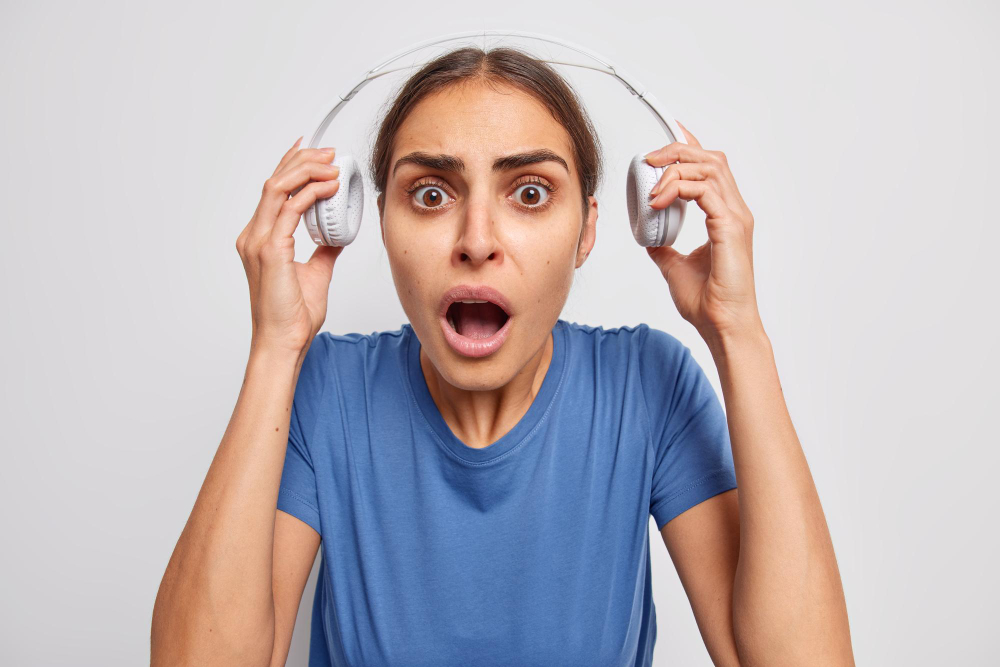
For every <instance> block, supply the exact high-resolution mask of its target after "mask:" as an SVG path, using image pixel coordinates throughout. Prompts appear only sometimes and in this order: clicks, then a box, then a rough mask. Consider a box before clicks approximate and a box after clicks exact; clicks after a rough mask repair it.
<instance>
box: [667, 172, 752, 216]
mask: <svg viewBox="0 0 1000 667" xmlns="http://www.w3.org/2000/svg"><path fill="white" fill-rule="evenodd" d="M681 180H683V181H712V182H713V183H714V184H715V186H716V189H717V190H718V192H719V194H721V195H722V198H723V199H724V200H725V202H726V206H728V207H729V208H730V209H732V210H733V211H737V210H738V211H742V212H744V214H747V213H749V211H748V210H747V208H746V204H745V203H744V202H743V198H742V197H741V196H740V193H739V190H737V189H736V184H735V183H734V182H733V180H732V178H730V174H729V172H728V171H726V170H724V169H722V168H720V167H719V165H718V164H716V163H714V162H675V163H673V164H671V165H668V166H667V168H666V170H665V171H664V172H663V174H662V175H661V176H660V180H659V181H658V182H657V183H656V185H655V186H653V188H652V190H650V192H649V194H650V196H651V197H655V196H656V195H658V194H659V193H660V192H662V191H663V188H664V187H666V185H667V183H669V182H670V181H681Z"/></svg>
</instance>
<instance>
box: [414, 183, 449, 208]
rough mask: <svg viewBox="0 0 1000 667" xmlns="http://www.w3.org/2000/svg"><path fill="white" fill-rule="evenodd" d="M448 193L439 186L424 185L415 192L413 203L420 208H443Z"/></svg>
mask: <svg viewBox="0 0 1000 667" xmlns="http://www.w3.org/2000/svg"><path fill="white" fill-rule="evenodd" d="M447 199H448V193H446V192H445V191H444V190H443V189H442V188H441V187H439V186H437V185H424V186H421V187H418V188H417V189H416V190H414V191H413V202H414V203H415V204H416V206H417V207H418V208H441V206H442V204H443V203H446V202H447Z"/></svg>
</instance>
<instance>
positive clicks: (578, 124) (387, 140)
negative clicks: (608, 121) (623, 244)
mask: <svg viewBox="0 0 1000 667" xmlns="http://www.w3.org/2000/svg"><path fill="white" fill-rule="evenodd" d="M476 81H481V82H483V83H486V84H488V85H490V86H495V85H496V84H501V85H503V84H506V85H508V86H511V87H514V88H516V89H519V90H521V91H524V92H526V93H528V94H529V95H532V96H534V97H535V98H536V99H537V100H539V101H540V102H541V103H542V104H544V105H545V106H546V107H547V108H548V109H549V111H550V112H551V113H552V116H553V117H554V118H555V119H556V120H557V121H559V123H560V124H562V126H563V127H565V128H566V131H567V132H568V133H569V137H570V143H571V145H572V148H573V161H574V162H575V163H576V168H577V171H578V173H579V177H580V190H581V191H582V194H583V212H584V215H586V213H587V208H588V200H587V197H588V195H592V194H594V193H595V192H596V191H597V188H598V186H599V185H600V182H601V179H602V177H603V171H604V170H603V165H602V162H603V157H602V150H601V145H600V141H599V140H598V138H597V133H596V132H595V131H594V127H593V124H592V123H591V121H590V118H589V116H588V115H587V113H586V111H585V110H584V108H583V105H582V104H581V102H580V100H579V98H578V97H577V95H576V93H575V92H574V91H573V89H572V88H571V87H570V86H569V84H568V83H567V82H566V80H565V79H563V77H562V76H561V75H560V74H559V73H558V72H556V71H555V69H553V68H552V67H551V66H550V65H549V64H548V63H546V62H543V61H541V60H539V59H537V58H535V57H534V56H532V55H530V54H528V53H525V52H523V51H520V50H518V49H515V48H510V47H503V48H494V49H490V50H488V51H484V50H483V49H481V48H479V47H475V46H467V47H462V48H459V49H455V50H453V51H449V52H447V53H445V54H443V55H441V56H438V57H437V58H435V59H434V60H431V61H430V62H428V63H427V64H425V65H424V66H423V67H421V68H420V69H419V70H418V71H417V72H416V73H415V74H413V75H412V76H410V78H409V79H407V80H406V82H404V83H403V85H402V86H401V87H400V89H399V90H398V92H397V93H396V94H395V96H394V98H393V99H392V101H391V105H390V107H389V110H388V111H387V112H386V113H385V115H384V116H383V118H382V122H381V124H380V126H379V129H378V133H377V134H376V136H375V141H374V145H373V148H372V150H371V161H370V163H369V168H370V172H371V174H370V175H371V178H372V182H373V183H374V187H375V191H376V192H377V193H378V196H379V197H382V194H383V193H384V192H385V188H386V184H387V181H388V176H389V168H390V166H391V165H390V164H389V160H391V159H392V151H393V148H394V144H395V139H396V132H397V131H398V130H399V127H400V126H401V125H402V124H403V120H404V119H405V118H406V116H407V115H408V114H409V113H410V111H412V110H413V108H414V107H415V106H416V105H417V103H419V102H420V101H421V100H422V99H423V98H425V97H427V96H428V95H430V94H432V93H435V92H437V91H440V90H442V89H444V88H446V87H448V86H450V85H455V84H458V83H466V82H476Z"/></svg>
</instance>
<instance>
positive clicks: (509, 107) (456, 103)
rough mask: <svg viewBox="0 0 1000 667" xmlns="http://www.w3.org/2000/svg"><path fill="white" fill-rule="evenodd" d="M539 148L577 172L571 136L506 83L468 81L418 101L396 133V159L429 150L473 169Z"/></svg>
mask: <svg viewBox="0 0 1000 667" xmlns="http://www.w3.org/2000/svg"><path fill="white" fill-rule="evenodd" d="M537 148H549V149H551V150H553V151H555V152H556V153H558V154H559V155H561V156H562V157H563V158H565V159H566V161H567V162H568V163H569V165H570V168H571V170H575V168H576V167H575V165H574V163H573V156H572V144H571V141H570V137H569V133H568V132H567V131H566V128H564V127H563V126H562V125H561V124H560V123H559V121H557V120H556V119H555V118H554V117H553V115H552V113H551V112H550V111H549V110H548V108H547V107H546V106H545V105H544V104H542V103H541V102H540V101H539V100H538V99H537V98H535V97H533V96H532V95H530V94H528V93H526V92H524V91H521V90H518V89H516V88H513V87H510V86H505V85H502V84H493V85H489V84H486V83H481V82H463V83H460V84H456V85H452V86H448V87H447V88H444V89H443V90H439V91H437V92H435V93H432V94H431V95H428V96H427V97H425V98H424V99H422V100H421V101H420V102H418V103H417V105H416V106H415V107H414V108H413V109H412V110H411V111H410V113H409V114H408V115H407V117H406V118H405V119H404V120H403V122H402V124H401V125H400V127H399V130H398V131H397V134H396V140H395V142H394V146H393V155H392V160H395V159H397V158H398V157H399V156H401V155H405V154H407V153H409V152H411V151H428V152H432V153H447V154H450V155H456V156H458V157H461V158H462V159H463V160H464V161H465V162H466V163H467V164H468V165H470V166H473V165H484V164H488V163H491V162H492V160H493V158H494V157H496V156H498V155H507V154H510V153H515V152H518V151H524V150H533V149H537Z"/></svg>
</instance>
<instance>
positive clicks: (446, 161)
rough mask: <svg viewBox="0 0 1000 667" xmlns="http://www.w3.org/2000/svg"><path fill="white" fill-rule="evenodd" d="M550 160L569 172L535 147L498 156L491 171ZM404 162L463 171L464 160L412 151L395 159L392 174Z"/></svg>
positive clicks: (553, 155)
mask: <svg viewBox="0 0 1000 667" xmlns="http://www.w3.org/2000/svg"><path fill="white" fill-rule="evenodd" d="M550 161H551V162H558V163H559V164H561V165H562V166H563V169H565V170H566V172H567V173H569V165H568V164H567V163H566V160H564V159H563V158H562V157H560V156H559V155H558V154H557V153H555V152H553V151H551V150H549V149H548V148H537V149H535V150H532V151H527V152H524V153H514V154H512V155H504V156H502V157H498V158H497V159H496V160H494V161H493V171H494V172H500V171H509V170H511V169H517V168H518V167H524V166H526V165H529V164H536V163H538V162H550ZM404 164H417V165H421V166H424V167H429V168H431V169H437V170H439V171H451V172H461V171H465V162H464V161H463V160H462V158H460V157H455V156H454V155H445V154H444V153H440V154H438V155H433V154H431V153H425V152H423V151H414V152H412V153H408V154H407V155H404V156H403V157H401V158H399V159H398V160H396V164H395V165H393V167H392V173H393V175H394V176H395V174H396V170H397V169H399V167H400V166H401V165H404Z"/></svg>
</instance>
